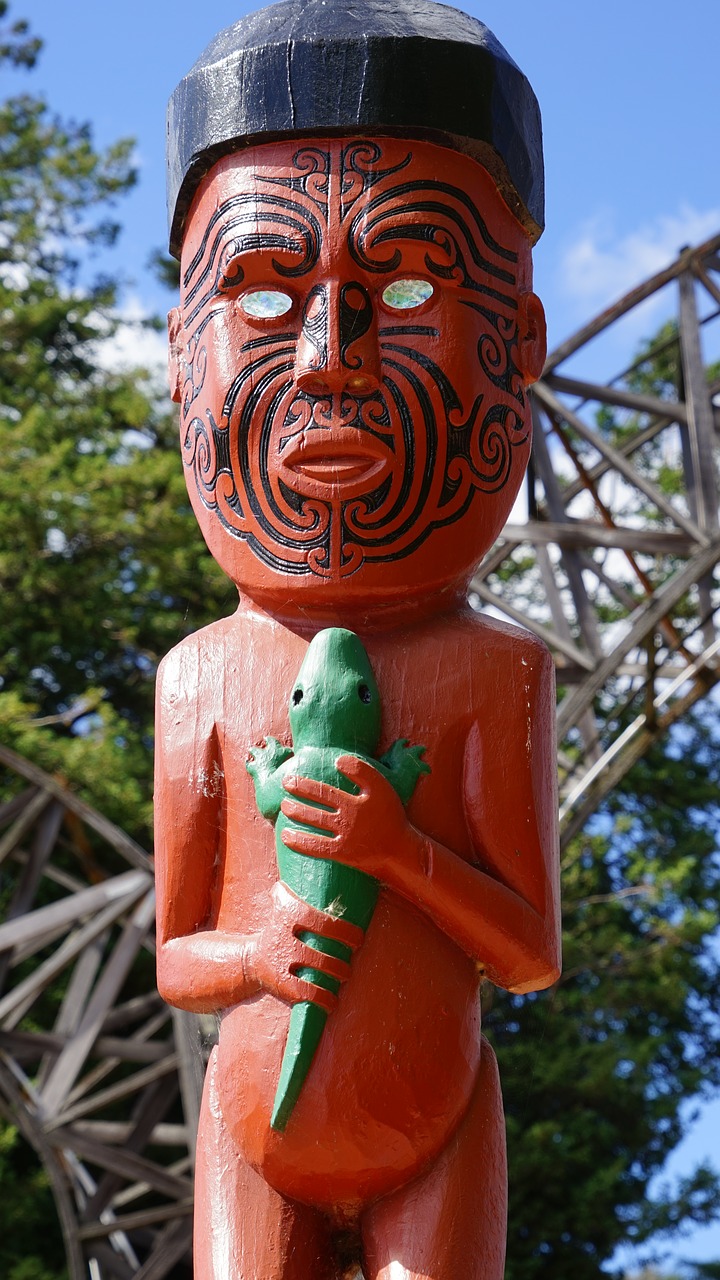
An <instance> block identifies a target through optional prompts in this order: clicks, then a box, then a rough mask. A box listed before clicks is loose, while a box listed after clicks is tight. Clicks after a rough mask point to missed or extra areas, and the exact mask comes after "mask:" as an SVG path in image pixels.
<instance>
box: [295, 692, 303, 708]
mask: <svg viewBox="0 0 720 1280" xmlns="http://www.w3.org/2000/svg"><path fill="white" fill-rule="evenodd" d="M302 700H303V691H302V689H296V690H295V692H294V694H293V706H294V707H299V706H300V703H301V702H302Z"/></svg>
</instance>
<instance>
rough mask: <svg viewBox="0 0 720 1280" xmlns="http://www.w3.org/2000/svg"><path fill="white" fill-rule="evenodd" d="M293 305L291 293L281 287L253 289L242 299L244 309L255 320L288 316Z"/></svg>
mask: <svg viewBox="0 0 720 1280" xmlns="http://www.w3.org/2000/svg"><path fill="white" fill-rule="evenodd" d="M292 305H293V300H292V298H291V297H290V294H289V293H283V292H282V290H281V289H253V291H252V293H246V294H244V295H243V297H242V298H241V299H240V306H241V307H242V309H243V311H244V312H245V313H246V315H249V316H252V317H253V319H254V320H276V319H277V317H278V316H286V315H287V313H288V311H290V310H291V309H292Z"/></svg>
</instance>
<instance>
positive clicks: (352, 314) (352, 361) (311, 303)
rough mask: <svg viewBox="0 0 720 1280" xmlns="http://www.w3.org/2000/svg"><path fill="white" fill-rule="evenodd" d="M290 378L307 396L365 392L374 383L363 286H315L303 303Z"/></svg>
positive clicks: (374, 346) (376, 356) (370, 317)
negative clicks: (292, 374)
mask: <svg viewBox="0 0 720 1280" xmlns="http://www.w3.org/2000/svg"><path fill="white" fill-rule="evenodd" d="M295 381H296V383H297V385H298V387H300V389H301V390H302V391H307V392H308V394H310V395H315V396H319V395H336V394H338V393H340V392H342V391H347V392H349V393H350V394H351V395H356V396H368V395H372V393H373V392H374V391H377V389H378V387H379V386H380V353H379V350H378V339H377V323H376V319H375V313H374V309H373V305H372V299H371V297H370V294H369V293H368V291H367V289H366V288H365V287H364V286H363V285H361V284H358V283H357V281H354V280H353V281H350V282H349V283H347V284H343V285H339V284H334V283H333V284H327V285H324V284H319V285H316V286H315V288H314V289H313V290H312V291H311V293H310V295H309V296H308V300H307V302H306V304H305V308H304V311H303V318H302V332H301V334H300V340H299V342H298V348H297V356H296V367H295Z"/></svg>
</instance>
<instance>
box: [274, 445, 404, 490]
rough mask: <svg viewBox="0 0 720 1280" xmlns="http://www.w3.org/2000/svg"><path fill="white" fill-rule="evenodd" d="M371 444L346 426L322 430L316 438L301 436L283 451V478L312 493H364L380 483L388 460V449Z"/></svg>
mask: <svg viewBox="0 0 720 1280" xmlns="http://www.w3.org/2000/svg"><path fill="white" fill-rule="evenodd" d="M375 444H376V442H375V440H371V441H370V440H368V437H367V435H365V434H364V433H361V432H359V431H355V430H353V429H348V428H346V429H345V430H344V431H343V432H342V433H340V432H338V433H337V434H335V433H332V434H331V433H330V432H323V433H322V434H319V436H318V438H317V439H308V438H307V436H305V437H303V438H302V439H301V440H299V441H297V443H296V442H291V443H290V444H289V445H288V446H286V449H285V450H284V451H283V456H282V462H281V469H282V472H283V478H284V480H285V481H286V483H287V484H289V485H290V487H291V488H292V489H294V490H296V491H297V492H301V493H304V494H307V495H309V496H312V497H316V496H317V497H326V496H330V495H332V494H333V493H335V494H337V495H340V494H342V496H343V497H354V496H356V495H357V494H360V493H368V492H370V491H371V490H372V489H376V488H377V486H378V485H379V484H380V482H381V480H382V479H383V477H384V475H385V473H386V472H387V469H388V466H389V463H390V457H389V454H388V451H387V450H386V449H382V445H379V446H378V447H377V448H375V447H374V446H375ZM381 450H382V452H381Z"/></svg>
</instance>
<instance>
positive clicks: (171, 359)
mask: <svg viewBox="0 0 720 1280" xmlns="http://www.w3.org/2000/svg"><path fill="white" fill-rule="evenodd" d="M180 327H181V317H180V308H179V307H173V309H172V311H168V339H169V345H168V377H169V379H170V395H171V397H172V399H173V400H174V401H175V403H176V404H180V401H181V399H182V382H183V371H184V364H185V361H184V360H183V356H182V352H181V350H180V349H179V342H180Z"/></svg>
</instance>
